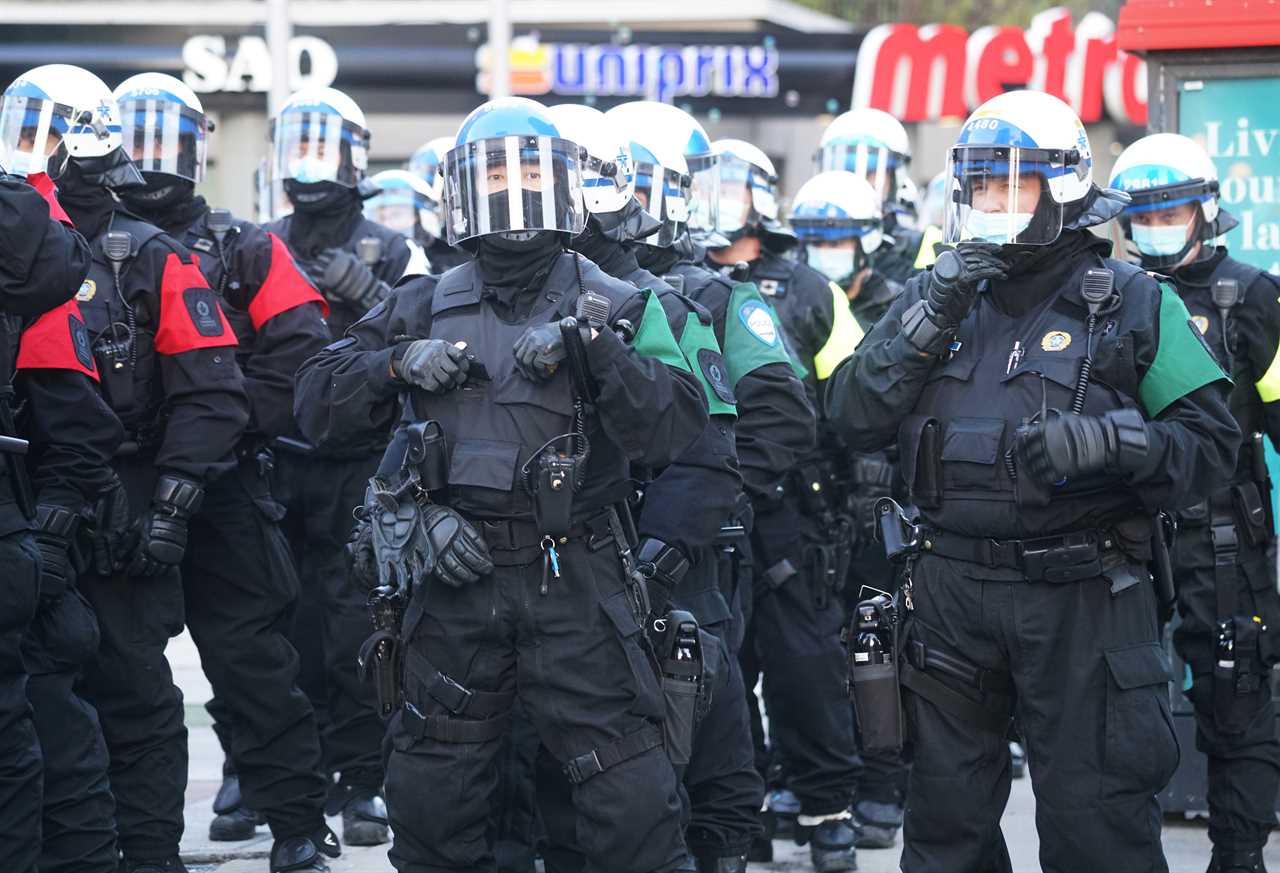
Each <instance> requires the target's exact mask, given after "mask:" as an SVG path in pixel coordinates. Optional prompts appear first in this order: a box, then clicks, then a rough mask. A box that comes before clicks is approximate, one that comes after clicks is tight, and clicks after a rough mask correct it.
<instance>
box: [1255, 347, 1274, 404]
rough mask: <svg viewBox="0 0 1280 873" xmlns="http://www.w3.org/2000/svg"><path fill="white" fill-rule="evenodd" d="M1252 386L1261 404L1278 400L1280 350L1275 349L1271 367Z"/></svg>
mask: <svg viewBox="0 0 1280 873" xmlns="http://www.w3.org/2000/svg"><path fill="white" fill-rule="evenodd" d="M1254 384H1255V385H1256V387H1257V389H1258V396H1259V397H1261V398H1262V402H1263V403H1271V402H1272V401H1273V400H1280V349H1276V356H1275V357H1274V358H1272V359H1271V366H1269V367H1267V372H1265V373H1263V374H1262V378H1261V379H1259V380H1258V381H1257V382H1256V383H1254Z"/></svg>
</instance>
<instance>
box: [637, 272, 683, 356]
mask: <svg viewBox="0 0 1280 873" xmlns="http://www.w3.org/2000/svg"><path fill="white" fill-rule="evenodd" d="M640 293H641V294H644V295H645V303H644V315H643V316H641V318H640V326H639V327H637V328H636V338H635V340H634V341H632V343H631V347H632V348H633V349H635V350H636V353H637V354H641V355H644V356H646V357H649V358H657V359H658V360H659V361H662V363H664V364H666V365H667V366H668V367H675V368H676V369H677V370H684V371H685V372H686V373H688V372H689V365H688V363H686V362H685V359H684V355H682V354H681V353H680V346H679V345H677V344H676V338H675V337H674V336H672V335H671V325H669V324H667V313H666V311H665V310H663V308H662V304H661V303H659V302H658V295H657V294H654V293H653V292H652V291H641V292H640Z"/></svg>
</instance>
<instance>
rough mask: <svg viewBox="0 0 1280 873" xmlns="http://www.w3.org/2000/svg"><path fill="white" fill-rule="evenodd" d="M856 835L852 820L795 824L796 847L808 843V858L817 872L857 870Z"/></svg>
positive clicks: (831, 872) (834, 872) (829, 872)
mask: <svg viewBox="0 0 1280 873" xmlns="http://www.w3.org/2000/svg"><path fill="white" fill-rule="evenodd" d="M856 837H857V834H856V833H855V831H854V829H853V817H852V816H850V815H847V814H846V815H845V817H843V818H829V819H826V820H825V821H823V822H820V823H819V824H817V825H804V824H802V823H799V822H797V824H796V844H797V845H800V846H803V845H804V844H805V843H809V844H810V845H809V858H810V860H812V861H813V869H814V870H816V871H817V873H836V871H840V870H857V869H858V861H857V852H856V850H855V849H854V847H853V844H854V840H855V839H856Z"/></svg>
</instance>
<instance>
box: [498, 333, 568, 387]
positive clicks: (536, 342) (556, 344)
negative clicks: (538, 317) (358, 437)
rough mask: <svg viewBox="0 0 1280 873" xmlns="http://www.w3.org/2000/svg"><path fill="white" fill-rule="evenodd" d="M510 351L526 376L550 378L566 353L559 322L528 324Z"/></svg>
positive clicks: (540, 379) (540, 378)
mask: <svg viewBox="0 0 1280 873" xmlns="http://www.w3.org/2000/svg"><path fill="white" fill-rule="evenodd" d="M511 351H512V353H513V354H514V355H515V356H516V367H517V368H519V370H520V372H521V373H523V374H524V375H525V377H526V378H529V379H534V380H539V381H546V380H547V379H550V378H551V377H552V376H554V375H555V373H556V367H557V366H558V365H559V363H560V362H561V361H563V360H564V359H565V355H566V352H565V350H564V335H563V334H561V333H560V322H558V321H551V322H547V323H546V324H534V325H530V326H529V327H527V328H525V331H524V333H522V334H520V338H519V339H517V340H516V342H515V345H513V346H512V347H511Z"/></svg>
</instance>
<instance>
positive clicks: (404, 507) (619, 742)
mask: <svg viewBox="0 0 1280 873" xmlns="http://www.w3.org/2000/svg"><path fill="white" fill-rule="evenodd" d="M578 155H579V149H578V146H577V145H575V144H573V143H571V142H568V141H566V140H564V139H562V138H560V137H559V131H558V129H557V127H556V125H555V123H554V122H553V121H552V119H551V118H550V117H549V115H548V114H547V112H546V110H545V109H543V107H541V106H540V105H539V104H537V103H534V102H533V101H530V100H525V99H522V98H510V99H505V100H495V101H491V102H489V103H486V104H484V105H483V106H481V107H480V108H478V109H477V110H475V111H474V112H473V113H472V114H471V115H470V116H468V118H467V119H466V121H464V122H463V125H462V127H461V128H460V129H459V132H458V137H457V145H456V146H455V148H454V149H453V150H452V151H450V152H449V155H448V158H447V169H446V189H445V202H446V204H447V205H448V214H449V215H450V223H449V226H448V233H449V236H450V240H451V242H454V243H455V244H456V243H462V244H464V245H466V246H467V247H468V248H469V249H470V250H472V251H473V252H474V253H475V256H476V257H475V260H474V261H473V262H470V263H467V264H464V265H462V266H459V267H456V268H454V269H453V270H450V271H449V272H447V273H445V274H444V275H443V276H441V277H439V278H438V279H436V278H434V277H432V278H426V277H424V278H421V279H417V280H414V281H411V282H408V283H406V284H404V285H403V286H401V287H400V288H398V289H397V290H396V291H395V292H394V293H393V294H392V296H391V297H390V298H389V299H388V301H387V302H386V303H385V304H384V305H382V306H379V307H377V308H376V309H375V310H374V311H373V312H371V313H370V314H369V315H368V316H367V317H366V318H365V319H363V320H362V321H361V322H359V323H358V324H356V325H355V326H353V327H352V329H351V330H350V332H349V334H348V336H347V337H346V338H345V339H343V340H341V341H340V342H337V343H334V344H333V345H332V346H331V347H330V348H329V349H328V350H327V351H325V352H324V353H322V354H321V355H319V356H317V357H315V358H312V359H311V360H310V361H308V362H307V363H306V364H304V366H303V368H302V370H301V371H300V373H299V377H298V397H297V413H298V415H299V422H300V424H301V425H302V428H303V432H304V433H306V434H307V435H308V436H309V437H311V438H312V439H313V440H315V441H317V442H318V443H320V444H322V445H323V444H324V443H326V442H329V441H333V440H346V439H350V438H353V437H355V436H356V435H358V434H361V433H364V432H365V431H367V430H369V429H370V428H371V427H373V428H376V429H382V428H385V427H387V426H388V425H390V424H391V423H392V422H394V421H395V420H396V419H397V418H399V417H400V412H401V410H400V409H398V407H399V406H400V404H399V402H398V401H399V398H401V396H402V395H405V402H406V403H407V404H408V405H407V406H405V407H404V408H403V411H404V420H405V422H406V425H405V427H404V428H403V429H402V430H401V431H400V432H399V434H398V435H397V437H396V439H395V440H393V443H392V449H393V450H392V451H390V452H389V453H388V455H387V458H386V462H385V463H384V468H383V471H382V474H381V475H380V476H379V478H378V479H377V480H375V481H374V482H372V483H371V495H370V496H371V499H375V500H376V501H377V502H376V503H375V504H374V508H373V509H372V510H371V511H370V512H369V513H368V514H367V516H368V518H369V520H370V527H369V536H370V539H371V547H372V550H373V554H374V556H376V558H377V560H376V566H378V567H379V568H380V572H379V574H378V575H379V577H380V579H381V580H382V584H383V588H384V590H388V591H390V590H395V589H397V588H400V589H403V588H404V587H405V584H406V582H408V583H410V584H411V587H412V592H411V595H410V596H411V599H410V600H409V603H408V609H407V611H406V613H405V616H404V622H403V627H402V628H401V629H400V632H399V640H400V643H399V644H400V645H401V646H403V647H404V656H403V657H404V674H403V679H404V686H403V704H402V705H401V706H399V707H397V708H396V709H395V711H394V715H393V716H392V719H391V722H390V725H389V735H388V749H389V759H388V766H387V799H388V808H389V811H390V815H391V820H392V823H393V826H394V832H395V842H394V844H393V846H392V849H391V860H392V863H393V864H395V865H396V866H397V868H399V869H401V870H411V869H422V868H443V867H466V868H471V867H484V866H486V865H487V864H490V863H492V862H491V855H490V851H489V849H488V847H487V846H486V840H485V831H486V825H487V822H488V817H489V813H490V802H491V797H490V795H491V791H492V788H493V786H494V775H493V773H494V770H493V759H494V755H495V754H496V752H497V750H498V748H499V744H500V743H499V740H500V738H501V737H502V736H503V734H504V733H505V731H506V729H507V726H508V723H509V719H508V711H509V710H510V708H511V705H512V702H513V701H514V699H515V698H516V696H517V695H518V696H519V697H520V698H522V699H523V702H524V704H525V707H526V709H527V710H528V712H529V715H530V717H531V718H532V720H533V723H534V725H535V727H536V728H537V730H538V733H539V735H540V736H541V738H542V741H543V743H544V745H545V746H546V747H547V748H548V749H549V751H550V752H551V753H552V754H553V755H554V756H555V757H556V759H557V760H558V761H560V762H561V765H562V766H563V768H564V772H565V775H566V776H568V778H569V780H570V781H571V782H572V783H573V785H574V788H573V802H574V807H575V809H576V812H577V816H578V819H579V822H578V829H577V830H578V833H579V834H581V835H583V838H584V842H585V845H583V847H582V848H583V850H584V852H585V854H586V856H587V859H588V864H589V865H591V866H592V867H594V868H598V869H608V870H618V871H663V873H666V871H671V870H674V869H675V868H676V867H677V865H678V864H679V863H680V862H681V860H682V859H683V858H684V856H685V847H684V842H683V839H682V837H681V834H680V820H679V806H678V803H677V801H676V796H675V795H676V791H675V789H676V779H675V774H674V772H673V770H672V767H671V764H670V762H669V761H668V760H667V758H666V757H665V755H664V753H663V751H662V743H663V737H662V726H661V721H662V718H663V703H662V699H661V698H662V695H661V692H660V690H659V685H658V680H657V677H656V674H655V672H654V670H653V668H652V666H651V662H650V655H649V654H648V652H647V651H646V647H647V646H648V645H649V643H648V641H647V638H646V637H645V635H644V634H643V633H642V627H641V623H642V622H646V621H647V611H646V608H645V599H644V598H643V596H639V595H640V591H639V590H638V589H637V588H636V582H635V579H636V577H635V576H634V575H633V574H632V573H631V572H630V570H632V569H634V560H635V559H634V553H633V551H632V549H633V547H634V544H635V543H634V539H633V538H632V536H631V535H630V534H629V533H628V531H627V527H628V524H627V521H628V518H629V512H628V509H627V507H626V506H625V499H626V497H627V496H628V495H629V494H630V492H631V485H630V483H629V464H630V463H637V464H643V465H646V466H651V467H660V466H664V465H666V464H668V463H670V462H671V461H672V460H674V459H675V457H677V456H678V455H679V454H680V453H681V452H683V451H684V450H685V449H686V448H687V447H688V446H689V445H690V444H691V443H692V442H693V440H694V439H695V438H696V437H697V436H698V435H699V434H700V433H702V432H703V429H704V427H705V425H706V412H705V408H704V401H703V399H702V392H701V389H700V388H699V386H698V382H697V380H696V378H695V377H694V376H693V374H692V373H690V372H688V370H687V369H686V368H687V365H686V364H685V363H684V359H683V356H682V355H681V354H680V351H679V348H678V346H677V345H676V342H675V339H674V337H673V336H672V334H671V330H670V326H669V324H668V321H667V316H666V314H665V313H664V311H663V309H662V306H661V304H660V303H659V302H658V300H657V298H656V297H655V296H654V295H652V294H650V293H647V292H642V291H637V290H636V289H635V288H634V287H632V286H630V285H627V284H626V283H622V282H619V281H618V280H615V279H611V278H610V277H608V276H606V275H605V274H604V273H602V272H601V271H599V269H598V268H596V267H595V265H593V264H592V263H591V262H590V261H587V260H586V259H584V258H582V257H581V256H579V255H577V254H573V253H570V252H566V251H565V249H564V245H565V242H566V241H567V239H566V236H565V235H566V234H569V235H572V234H576V233H578V232H579V231H581V229H582V224H583V214H582V200H581V192H580V186H581V181H580V176H579V170H578ZM575 313H576V314H577V315H578V316H579V317H580V318H581V321H580V322H578V324H579V327H577V328H572V327H570V326H569V325H565V324H562V323H561V322H562V320H563V319H564V318H565V317H566V316H572V315H574V314H575ZM623 321H625V322H627V323H626V324H623ZM584 325H589V326H590V327H589V328H587V327H585V326H584ZM573 330H577V331H578V332H577V333H576V334H574V333H573V332H572V331H573ZM626 336H630V337H631V339H630V340H628V339H625V338H624V337H626ZM579 340H580V341H581V343H582V345H581V346H580V345H578V341H579ZM583 350H585V354H579V352H581V351H583ZM437 430H438V433H437ZM419 434H421V437H419V436H418V435H419ZM402 439H403V440H405V441H406V442H405V443H401V442H400V440H402ZM406 443H407V446H408V448H405V447H404V446H405V445H406ZM397 445H399V446H401V447H400V448H396V447H397ZM415 447H420V448H422V450H423V451H422V452H421V453H420V454H419V453H418V451H417V449H416V448H415ZM419 456H421V457H422V458H423V461H422V462H421V463H416V462H414V461H408V460H406V459H408V458H410V457H412V458H414V459H416V458H417V457H419ZM424 473H425V476H426V478H425V479H423V478H422V476H423V474H424ZM405 483H410V484H409V487H407V488H404V487H401V486H403V485H405ZM415 483H416V484H415ZM415 492H416V493H415ZM391 506H394V507H395V509H394V510H392V509H391V508H390V507H391ZM397 514H400V515H403V516H404V519H405V521H406V522H407V524H404V525H400V527H399V530H401V531H407V533H406V534H405V535H404V537H401V539H399V540H396V539H395V538H396V537H399V536H400V534H397V533H396V530H397V526H396V523H395V521H394V519H395V516H396V515H397ZM405 539H407V540H408V542H407V543H406V542H405V541H404V540H405ZM360 551H362V550H361V549H358V550H357V553H358V554H359V553H360ZM415 566H416V567H418V568H421V569H422V570H423V571H425V570H428V569H432V568H434V572H432V573H430V574H428V573H426V572H416V573H415V572H413V570H414V568H415ZM397 580H399V581H397ZM406 593H408V592H406ZM517 676H518V682H517ZM442 785H448V786H451V787H450V790H449V791H447V792H445V791H437V790H432V789H431V786H442ZM424 786H426V790H424Z"/></svg>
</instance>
